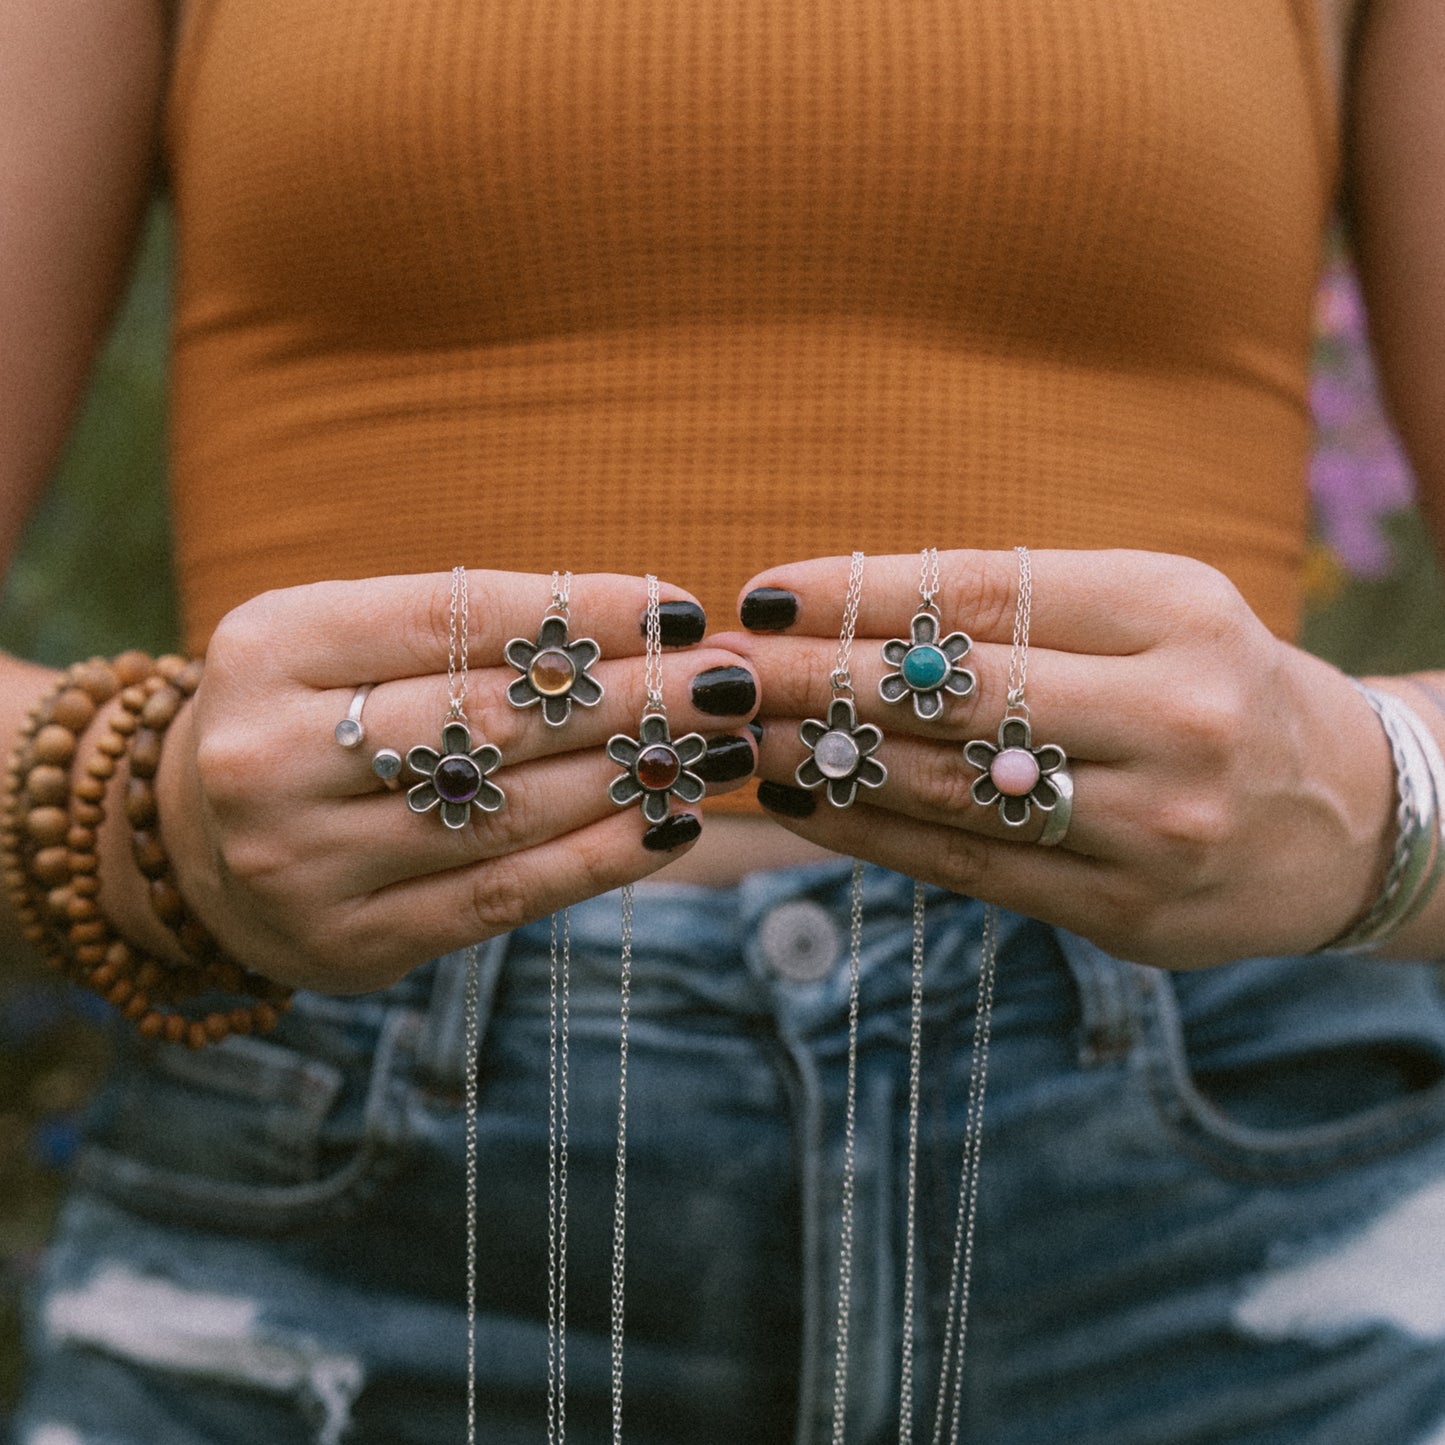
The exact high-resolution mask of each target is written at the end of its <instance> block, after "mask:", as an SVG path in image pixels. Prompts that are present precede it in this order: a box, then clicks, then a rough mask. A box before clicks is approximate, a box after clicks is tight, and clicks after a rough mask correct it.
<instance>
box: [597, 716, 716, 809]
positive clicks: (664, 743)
mask: <svg viewBox="0 0 1445 1445" xmlns="http://www.w3.org/2000/svg"><path fill="white" fill-rule="evenodd" d="M706 751H707V739H706V738H704V737H703V735H702V734H701V733H688V734H687V736H686V737H681V738H678V740H677V741H676V742H673V740H672V736H671V733H670V732H669V729H668V726H667V718H666V717H665V716H664V715H663V714H662V713H660V712H649V713H644V714H643V715H642V726H641V728H639V730H638V736H637V737H636V738H630V737H628V736H627V735H626V734H625V733H616V734H614V735H613V737H612V738H610V739H609V740H608V743H607V756H608V757H609V758H611V759H612V761H613V762H614V763H620V764H621V765H622V766H623V767H624V768H626V769H627V771H626V772H625V773H622V774H621V775H620V776H619V777H616V778H614V779H613V780H612V784H611V786H610V787H609V788H608V789H607V796H608V797H610V798H611V799H612V801H613V802H614V803H616V804H617V806H618V807H619V808H625V807H626V806H627V804H628V803H631V802H635V801H636V800H637V799H638V798H641V799H642V816H643V817H644V818H646V819H647V821H648V822H649V823H661V822H664V821H666V819H667V815H668V812H669V811H670V809H671V802H670V799H672V798H676V799H677V800H678V801H679V802H680V803H697V802H700V801H701V800H702V795H703V793H704V792H706V791H707V787H706V784H705V783H704V782H703V780H702V779H701V778H700V777H699V776H698V775H697V774H696V773H693V772H689V771H688V768H689V765H690V764H692V763H695V762H696V761H697V760H698V759H699V758H700V757H701V756H702V755H703V754H704V753H705V752H706Z"/></svg>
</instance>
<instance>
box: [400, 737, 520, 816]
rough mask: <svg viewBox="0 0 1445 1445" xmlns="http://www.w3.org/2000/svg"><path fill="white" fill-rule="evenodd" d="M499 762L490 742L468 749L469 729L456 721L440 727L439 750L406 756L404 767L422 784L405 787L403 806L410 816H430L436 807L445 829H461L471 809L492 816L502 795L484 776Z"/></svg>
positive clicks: (414, 751)
mask: <svg viewBox="0 0 1445 1445" xmlns="http://www.w3.org/2000/svg"><path fill="white" fill-rule="evenodd" d="M501 763H502V754H501V752H500V751H499V750H498V749H497V748H495V747H493V746H492V744H491V743H483V744H482V745H481V746H480V747H476V748H474V747H473V746H472V732H471V729H470V728H469V727H468V726H467V725H466V723H464V722H462V721H461V720H460V719H459V718H448V720H447V721H446V722H445V723H444V724H443V725H442V749H441V752H437V750H436V749H435V748H429V747H426V746H418V747H414V748H412V750H411V751H410V752H409V753H407V755H406V765H407V767H409V768H410V769H411V770H412V771H413V772H415V773H421V774H422V775H423V779H424V780H423V781H422V782H420V783H417V784H416V785H415V786H414V787H412V788H409V789H408V790H407V794H406V805H407V807H408V808H410V809H411V810H412V812H413V813H430V812H431V810H432V809H433V808H439V809H440V812H441V820H442V822H443V823H445V824H446V825H447V827H448V828H465V827H466V825H467V819H468V818H470V817H471V811H472V809H473V808H480V809H481V810H482V812H484V813H495V812H496V811H497V809H498V808H500V807H501V806H502V804H503V803H504V802H506V795H505V794H504V793H503V792H502V790H501V789H500V788H499V787H498V786H497V785H496V784H495V783H493V782H489V781H488V778H487V774H488V773H494V772H495V771H496V770H497V769H498V768H499V767H500V766H501Z"/></svg>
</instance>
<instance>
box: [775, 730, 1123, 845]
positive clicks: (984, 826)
mask: <svg viewBox="0 0 1445 1445" xmlns="http://www.w3.org/2000/svg"><path fill="white" fill-rule="evenodd" d="M872 756H873V757H874V758H876V759H877V760H878V761H879V762H880V763H882V765H883V766H884V767H885V768H886V769H887V771H888V777H887V779H886V780H885V781H884V783H883V784H882V786H881V787H878V788H864V787H860V788H859V789H858V792H857V803H855V804H854V806H855V807H856V806H857V805H858V804H859V803H863V802H866V803H867V804H868V806H869V807H870V808H873V809H875V810H878V811H886V812H888V813H894V814H897V815H899V816H901V817H904V818H916V819H918V820H919V821H921V822H927V823H935V824H938V825H939V826H942V827H948V828H963V829H965V830H967V831H968V832H970V833H973V834H975V835H977V836H978V837H982V838H995V839H998V840H999V841H1001V842H1013V843H1018V842H1028V843H1031V842H1033V841H1034V840H1035V839H1037V838H1038V836H1039V834H1040V833H1041V832H1043V829H1044V823H1045V820H1046V818H1047V810H1046V809H1043V808H1041V807H1038V806H1031V807H1030V816H1029V819H1028V821H1027V822H1026V823H1024V824H1022V825H1020V826H1017V827H1016V826H1013V825H1011V824H1008V823H1005V822H1004V821H1003V818H1002V817H1001V815H1000V813H999V810H998V807H997V806H996V805H995V804H992V803H990V804H987V805H985V804H981V803H978V802H976V801H975V800H974V796H973V791H972V790H973V784H974V782H975V781H976V780H977V779H978V778H980V777H982V776H983V770H982V769H980V768H976V767H974V766H973V765H972V764H971V763H970V762H969V761H968V760H967V759H966V758H965V757H964V753H963V749H962V748H961V747H960V746H959V745H958V744H957V743H946V742H929V741H927V740H925V739H923V738H913V737H904V736H890V737H887V738H885V739H884V741H883V744H882V746H881V747H880V748H879V749H878V751H877V752H876V753H874V754H872ZM807 757H808V749H807V748H806V747H805V746H804V744H803V743H802V742H801V741H800V739H799V737H798V724H797V722H795V721H792V720H780V719H779V720H775V719H772V718H769V719H768V722H767V724H766V726H765V727H764V729H763V742H762V746H761V747H760V748H759V749H758V767H757V771H758V776H759V777H760V778H763V779H766V780H768V781H769V782H772V783H774V784H780V785H782V786H784V787H787V788H790V789H793V790H794V792H795V793H796V794H797V796H795V797H792V798H779V796H778V794H777V792H776V790H764V791H763V792H762V793H761V794H760V795H759V796H760V798H761V799H762V800H763V802H764V804H765V806H766V805H767V804H768V803H769V802H771V803H773V805H774V807H775V808H777V809H778V810H779V811H785V812H786V815H787V816H793V817H798V816H813V817H815V818H816V820H817V822H818V825H819V826H820V827H826V826H828V825H829V820H830V819H831V818H833V817H834V816H843V815H846V814H847V813H848V812H849V811H851V810H850V809H845V808H835V807H833V806H832V804H830V803H829V801H828V797H827V792H826V790H825V789H824V788H822V787H819V788H817V789H813V790H809V789H805V788H801V787H800V786H799V784H798V780H797V769H798V767H799V766H800V765H801V764H802V763H803V762H804V761H805V760H806V758H807ZM1069 776H1070V778H1071V780H1072V789H1073V792H1072V807H1071V814H1070V822H1069V827H1068V832H1067V835H1066V841H1065V843H1064V844H1063V846H1065V847H1067V848H1068V849H1069V850H1070V851H1072V852H1075V853H1083V854H1086V855H1088V856H1090V857H1118V856H1120V855H1121V853H1122V852H1123V851H1124V850H1125V849H1126V848H1127V847H1128V844H1129V841H1130V839H1131V838H1132V837H1133V836H1134V832H1135V830H1134V827H1133V825H1132V823H1131V821H1130V820H1131V819H1132V818H1133V817H1134V816H1135V815H1136V812H1137V800H1136V793H1137V789H1138V783H1137V780H1136V779H1135V778H1134V776H1133V775H1132V774H1131V773H1129V772H1128V771H1127V770H1124V769H1120V768H1113V767H1105V766H1100V765H1099V764H1095V763H1087V762H1085V763H1079V762H1072V761H1071V762H1070V764H1069ZM1038 796H1039V797H1041V798H1042V799H1043V800H1044V801H1045V802H1049V803H1051V804H1052V803H1053V802H1054V799H1055V796H1056V790H1055V789H1053V788H1052V786H1049V787H1046V788H1044V789H1043V790H1042V791H1041V792H1040V793H1039V795H1038ZM786 810H791V811H790V812H788V811H786ZM827 846H828V847H830V848H831V847H835V846H837V845H835V844H833V843H829V844H828V845H827ZM905 871H907V870H905Z"/></svg>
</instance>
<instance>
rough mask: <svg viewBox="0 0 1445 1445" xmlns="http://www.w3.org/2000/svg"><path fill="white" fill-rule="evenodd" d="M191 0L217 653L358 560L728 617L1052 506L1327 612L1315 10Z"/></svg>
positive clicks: (187, 518)
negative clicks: (1312, 591) (1311, 390)
mask: <svg viewBox="0 0 1445 1445" xmlns="http://www.w3.org/2000/svg"><path fill="white" fill-rule="evenodd" d="M182 22H183V23H182V33H181V38H180V45H179V51H178V56H177V62H176V68H175V73H174V78H173V82H172V89H171V94H170V98H169V107H168V118H167V144H168V151H169V160H170V165H171V170H172V175H173V179H174V189H175V197H176V208H177V224H178V254H179V271H178V291H177V310H176V319H175V334H174V367H175V373H174V374H175V386H174V410H173V415H172V449H173V457H172V464H173V465H172V470H173V485H174V493H175V497H174V501H175V525H176V537H177V545H178V551H179V570H180V580H181V589H182V594H183V605H184V610H185V615H186V619H187V630H188V636H189V643H190V645H191V646H192V647H193V648H196V649H199V648H201V647H202V646H204V644H205V641H206V638H207V637H208V635H209V633H210V631H211V629H212V628H213V627H214V625H215V623H216V622H217V620H218V619H219V618H220V617H221V616H222V614H223V613H225V612H226V610H227V609H229V608H230V607H232V606H233V605H235V604H236V603H238V602H240V601H241V600H243V599H244V598H246V597H248V596H250V595H251V594H253V593H255V592H257V591H259V590H262V589H264V588H267V587H272V586H278V585H284V584H290V583H298V582H304V581H308V580H312V579H316V578H322V577H359V576H365V575H368V574H376V573H384V572H397V571H422V570H442V569H445V568H447V567H450V566H451V565H452V564H453V563H454V562H456V561H458V560H462V561H465V562H467V563H468V564H469V565H472V566H481V567H501V568H510V569H517V570H525V571H537V572H549V571H551V570H552V569H553V568H554V567H558V568H568V567H569V568H571V569H572V570H573V571H574V572H586V571H593V570H608V571H624V572H634V573H640V572H644V571H655V572H658V573H660V574H661V575H662V576H663V577H665V578H667V579H669V580H671V581H674V582H676V583H679V584H681V585H683V586H686V587H689V588H691V589H692V590H693V591H694V592H695V593H696V594H697V595H698V596H699V597H700V598H701V599H702V600H703V602H704V603H705V605H706V606H707V608H708V610H709V613H710V615H711V617H712V620H713V623H714V625H717V626H727V625H729V624H730V623H731V622H732V608H733V605H734V601H735V597H736V593H737V590H738V588H739V585H740V584H741V583H742V582H743V581H744V580H745V579H746V578H747V577H748V576H749V575H750V574H752V573H753V572H754V571H756V570H757V569H759V568H761V567H763V566H766V565H768V564H771V563H774V562H779V561H783V560H786V559H789V558H796V557H808V556H817V555H823V554H835V553H840V552H847V551H848V550H850V549H851V548H854V547H862V548H865V549H866V550H867V551H869V552H871V553H883V552H895V551H896V552H902V551H912V550H914V549H916V548H918V547H920V546H925V545H929V544H936V545H937V546H939V547H944V548H946V547H950V546H964V545H966V546H986V547H1007V546H1010V545H1012V544H1014V543H1016V542H1026V543H1028V544H1030V545H1033V546H1037V547H1103V546H1131V547H1148V548H1156V549H1163V550H1170V551H1177V552H1184V553H1189V554H1192V555H1194V556H1197V557H1201V558H1203V559H1205V560H1206V561H1208V562H1211V563H1213V564H1215V565H1216V566H1219V567H1221V568H1223V570H1224V571H1225V572H1227V573H1228V574H1229V575H1230V576H1231V577H1232V578H1234V580H1235V581H1236V582H1237V583H1238V585H1239V586H1240V587H1241V588H1242V589H1243V591H1244V593H1245V595H1246V596H1247V597H1248V598H1249V599H1250V601H1251V602H1252V603H1253V605H1254V606H1255V608H1256V609H1257V610H1258V611H1259V612H1260V614H1261V615H1262V616H1263V618H1264V619H1265V621H1266V622H1267V623H1268V624H1269V625H1270V626H1271V627H1272V628H1274V629H1275V630H1276V631H1278V632H1280V633H1281V634H1285V635H1289V634H1290V633H1292V632H1293V630H1294V628H1295V626H1296V621H1297V611H1298V582H1297V573H1298V570H1299V564H1300V560H1301V555H1302V551H1303V544H1304V534H1305V521H1306V497H1305V487H1304V480H1305V473H1306V461H1307V455H1308V448H1309V444H1310V436H1311V433H1310V418H1309V410H1308V389H1307V368H1308V357H1309V343H1310V323H1311V303H1312V295H1313V288H1314V283H1315V277H1316V270H1317V265H1318V259H1319V250H1320V236H1321V231H1322V228H1323V224H1324V221H1325V218H1326V215H1327V211H1328V207H1329V202H1330V198H1331V195H1332V192H1333V188H1334V180H1335V172H1336V168H1337V164H1338V157H1337V152H1338V142H1337V135H1336V130H1337V126H1336V120H1335V116H1334V114H1333V110H1332V101H1331V100H1330V99H1329V94H1328V89H1327V86H1326V81H1325V75H1324V66H1323V60H1322V54H1321V44H1320V36H1319V34H1318V21H1317V20H1316V18H1315V14H1314V0H1050V3H1048V4H1038V3H1032V0H786V3H781V4H780V3H778V0H688V3H686V4H679V3H677V0H537V3H527V4H521V5H517V4H509V3H486V0H406V3H405V4H397V3H396V0H346V3H344V4H336V3H333V0H325V3H323V0H190V3H189V4H188V5H187V6H186V7H185V8H184V11H183V16H182ZM580 600H581V601H582V606H581V607H580V609H579V617H580V618H581V619H582V620H583V621H584V622H585V599H580ZM900 616H903V614H900Z"/></svg>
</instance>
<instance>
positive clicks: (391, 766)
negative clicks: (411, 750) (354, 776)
mask: <svg viewBox="0 0 1445 1445" xmlns="http://www.w3.org/2000/svg"><path fill="white" fill-rule="evenodd" d="M401 769H402V756H401V754H400V753H399V752H397V750H396V749H395V748H378V749H377V750H376V751H375V752H374V753H373V754H372V755H371V771H372V772H373V773H375V774H376V776H377V777H378V778H380V779H381V781H382V782H383V783H385V784H386V786H387V787H388V788H389V789H390V790H391V791H392V792H393V793H394V792H396V790H397V789H398V788H399V787H401V783H400V782H399V781H398V780H399V779H400V777H401Z"/></svg>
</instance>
